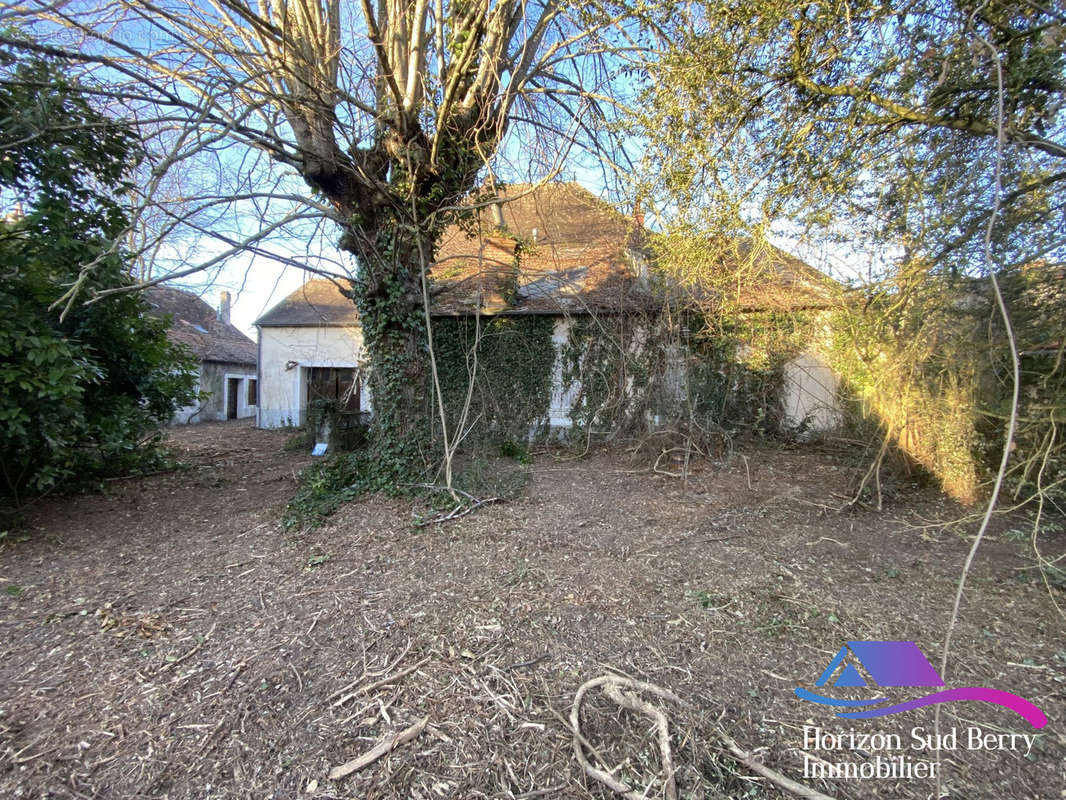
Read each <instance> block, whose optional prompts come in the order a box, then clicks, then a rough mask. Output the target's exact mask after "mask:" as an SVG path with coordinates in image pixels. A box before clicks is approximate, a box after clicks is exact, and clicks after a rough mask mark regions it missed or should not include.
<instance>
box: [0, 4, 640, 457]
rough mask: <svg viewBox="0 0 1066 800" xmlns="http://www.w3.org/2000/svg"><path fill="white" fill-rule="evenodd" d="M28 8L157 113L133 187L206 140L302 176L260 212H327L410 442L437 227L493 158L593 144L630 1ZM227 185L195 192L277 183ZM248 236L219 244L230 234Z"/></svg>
mask: <svg viewBox="0 0 1066 800" xmlns="http://www.w3.org/2000/svg"><path fill="white" fill-rule="evenodd" d="M24 10H25V13H24V14H22V15H21V16H20V15H19V14H15V15H14V16H15V17H16V18H17V21H19V22H21V23H22V24H24V25H25V26H27V28H28V29H29V30H32V32H33V33H34V35H35V37H37V39H38V41H39V42H40V43H39V44H38V45H36V49H37V50H39V51H42V52H47V53H49V54H54V55H57V56H62V57H65V58H68V59H70V60H72V61H74V62H78V63H81V64H83V65H85V67H86V68H87V69H89V70H91V71H92V72H93V73H94V80H95V81H96V82H97V85H98V87H99V91H100V93H101V95H102V96H105V97H107V98H110V99H112V100H113V101H116V102H119V103H122V104H124V105H125V106H126V107H127V108H128V109H130V110H131V112H132V113H133V115H134V116H135V118H136V119H137V121H138V123H139V124H140V125H141V126H142V127H144V128H145V129H146V130H151V131H153V132H154V133H153V142H154V143H155V144H156V145H157V149H158V151H157V152H155V153H154V155H153V170H152V174H151V178H150V180H149V181H147V185H146V187H145V189H144V195H145V199H146V200H149V201H150V200H151V198H152V194H153V186H154V185H155V184H156V183H157V182H158V181H159V180H160V176H162V175H163V174H165V173H167V172H170V171H173V170H174V169H181V168H182V165H184V164H191V163H194V162H196V160H197V159H202V158H203V157H204V156H205V154H209V155H213V156H214V157H215V158H216V159H217V163H218V166H219V168H220V171H222V172H232V173H234V174H241V173H242V171H244V170H246V169H247V168H248V165H249V164H252V163H257V162H255V159H254V157H252V156H250V155H248V154H252V153H266V154H268V155H269V157H270V158H271V159H272V160H273V162H274V164H275V165H281V166H282V167H284V168H288V169H289V170H292V171H295V173H296V174H297V175H299V176H300V178H301V179H302V181H303V182H304V183H305V185H306V187H307V188H308V189H309V190H310V191H309V193H306V194H303V195H301V193H300V192H299V189H298V187H295V186H294V185H293V184H292V183H291V182H289V183H286V184H284V191H285V193H286V194H285V199H286V201H287V202H288V211H287V212H286V213H285V214H284V215H283V218H281V219H279V220H278V221H277V222H276V223H271V222H261V223H260V224H261V226H262V227H261V230H262V231H265V232H269V231H271V230H273V229H274V228H275V227H276V226H280V225H284V224H286V223H287V222H289V221H292V220H295V219H300V218H306V217H307V216H310V215H318V216H325V217H326V218H328V219H330V220H332V221H333V222H334V223H336V225H337V228H338V230H339V243H340V247H341V248H342V249H343V250H345V251H347V252H348V253H350V254H352V255H353V256H354V257H355V261H356V264H357V267H356V269H354V270H351V271H350V273H351V274H350V277H352V278H353V279H354V288H353V290H352V296H353V299H354V301H355V302H356V304H357V305H358V307H359V311H360V315H361V321H362V327H363V330H364V336H365V341H366V344H367V347H368V350H369V355H370V360H371V365H372V370H371V386H372V389H373V392H374V397H375V401H374V406H375V414H374V423H373V424H374V429H375V432H376V434H377V435H378V439H379V444H381V445H384V444H386V443H391V444H389V446H388V447H387V448H386V450H389V451H393V450H395V451H396V452H397V453H399V452H401V451H402V452H404V453H406V454H407V455H408V456H411V457H414V451H415V450H418V449H419V448H420V447H421V444H419V443H418V440H419V439H422V438H424V436H425V432H426V431H427V430H428V425H427V424H426V423H427V421H428V414H429V411H430V406H429V403H428V402H427V400H428V398H430V397H432V393H431V390H430V385H429V379H428V368H427V356H426V353H427V345H428V341H427V337H428V335H429V334H428V332H427V330H426V323H425V320H424V319H423V316H424V315H423V311H424V301H425V281H426V276H425V267H426V265H427V264H429V263H430V262H431V261H432V258H433V254H434V250H435V246H436V242H437V239H438V237H439V235H440V233H441V232H442V231H443V229H444V227H445V226H446V225H447V224H448V223H449V222H450V221H452V220H453V219H454V218H455V216H456V215H457V214H458V213H460V210H461V209H462V208H463V207H464V205H465V204H468V203H469V201H470V195H471V192H472V191H473V190H474V189H475V188H476V187H478V186H479V185H480V184H481V183H482V182H483V179H485V178H489V182H490V183H491V177H492V175H494V174H495V172H497V171H498V168H499V167H500V164H501V163H502V162H503V161H505V160H506V159H507V158H509V157H510V158H513V159H514V161H515V162H520V163H521V167H522V171H523V172H524V173H525V174H526V175H527V176H528V175H529V174H530V173H532V175H533V177H538V178H539V177H546V176H549V175H551V174H552V173H553V171H555V170H557V169H558V168H559V166H560V164H561V163H562V159H563V158H564V157H565V156H566V155H567V154H568V153H572V152H574V151H575V149H578V150H579V149H581V148H582V147H585V148H590V149H598V150H600V151H605V150H606V148H605V147H604V142H605V141H606V137H607V130H608V128H607V126H606V125H605V124H604V121H605V120H606V119H607V117H608V116H610V114H611V113H612V109H613V103H612V98H611V94H610V87H611V77H612V67H611V66H610V65H609V64H608V63H607V54H608V52H617V51H618V49H619V48H624V46H625V37H624V35H622V34H621V33H619V28H620V26H621V23H622V21H623V20H624V19H626V18H627V17H628V15H629V9H627V8H626V7H624V6H622V7H620V8H618V9H614V8H612V7H610V6H607V5H605V4H599V3H596V4H580V5H569V4H566V3H558V2H554V0H546V1H545V2H536V3H527V2H519V1H518V0H478V1H477V2H472V3H471V2H465V0H464V1H463V2H446V1H445V0H437V2H430V1H429V0H414V2H404V3H400V2H395V1H394V0H377V2H376V3H375V2H371V0H363V2H361V3H359V4H355V3H352V4H348V3H342V2H340V0H312V1H311V2H290V1H288V0H259V1H258V2H251V0H209V2H207V3H192V2H174V3H168V4H166V5H159V4H156V3H152V2H147V0H120V1H119V2H118V3H117V4H114V5H109V6H108V7H107V8H100V9H96V8H89V7H86V6H84V5H81V4H71V5H66V4H60V5H55V4H47V5H46V4H40V5H39V6H33V5H30V6H28V7H26V8H25V9H24ZM72 37H73V38H74V40H75V41H76V45H74V46H72V44H71V40H72ZM0 41H3V37H0ZM234 146H236V147H234ZM242 153H243V154H244V155H242ZM227 185H230V186H232V185H238V186H240V187H241V189H240V190H239V191H237V192H229V193H227V192H222V193H221V195H220V196H219V197H217V198H207V197H203V198H200V199H199V201H198V202H199V207H201V208H204V207H210V206H213V205H216V204H218V205H220V204H224V203H226V202H227V200H229V201H233V200H239V199H241V198H242V197H243V198H244V199H246V200H248V201H252V202H263V203H265V202H266V200H265V198H264V195H267V194H270V193H272V192H274V190H272V191H271V192H265V191H263V190H262V189H260V188H259V187H260V186H261V185H262V184H261V183H260V182H258V181H256V180H252V179H241V180H238V179H235V180H233V181H228V182H227ZM275 186H278V184H275ZM227 194H228V197H227ZM278 194H280V193H278ZM276 197H277V194H275V198H276ZM254 238H255V237H252V241H249V240H248V239H244V240H240V241H236V240H230V242H229V243H230V244H231V245H232V247H233V250H234V252H235V251H237V250H240V249H247V248H249V247H254V246H255V241H254ZM161 277H165V276H161ZM405 458H406V456H405ZM401 460H403V459H401Z"/></svg>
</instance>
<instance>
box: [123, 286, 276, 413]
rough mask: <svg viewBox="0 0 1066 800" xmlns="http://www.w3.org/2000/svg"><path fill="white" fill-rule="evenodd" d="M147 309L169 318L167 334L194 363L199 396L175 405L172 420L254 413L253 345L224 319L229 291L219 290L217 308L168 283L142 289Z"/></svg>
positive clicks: (227, 316) (256, 395)
mask: <svg viewBox="0 0 1066 800" xmlns="http://www.w3.org/2000/svg"><path fill="white" fill-rule="evenodd" d="M144 299H145V300H146V301H147V303H148V305H149V306H150V309H151V311H150V313H151V314H153V315H154V316H158V317H163V318H165V319H167V320H168V321H169V323H170V327H169V329H168V330H167V336H168V337H169V338H170V340H171V341H172V342H176V343H178V344H181V345H184V346H185V347H187V348H188V349H189V350H190V351H191V352H192V354H193V355H194V356H195V357H196V359H197V360H198V361H199V362H200V367H199V370H198V375H197V389H198V391H199V392H200V394H201V399H200V400H199V401H198V402H196V403H194V404H193V405H190V406H186V407H185V408H182V409H179V410H178V412H177V413H176V414H175V415H174V420H173V421H174V422H175V423H178V424H185V423H193V422H206V421H209V420H226V419H246V418H248V417H254V416H255V414H256V409H257V408H258V405H259V380H258V376H257V374H256V344H255V342H253V341H252V340H251V339H250V338H248V337H247V336H246V335H245V334H243V333H242V332H241V331H240V329H238V328H237V327H236V326H235V325H233V323H231V322H230V295H229V292H221V294H220V301H219V307H218V308H217V309H214V308H211V306H210V305H208V304H207V303H206V302H204V301H203V300H202V299H201V298H200V297H198V296H197V295H195V294H193V293H191V292H186V291H182V290H181V289H175V288H172V287H170V286H152V287H150V288H148V289H145V290H144Z"/></svg>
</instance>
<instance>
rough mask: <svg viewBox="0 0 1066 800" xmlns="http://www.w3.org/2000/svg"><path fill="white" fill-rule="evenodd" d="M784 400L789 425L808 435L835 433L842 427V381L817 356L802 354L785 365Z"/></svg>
mask: <svg viewBox="0 0 1066 800" xmlns="http://www.w3.org/2000/svg"><path fill="white" fill-rule="evenodd" d="M782 383H783V385H782V387H781V389H782V391H781V400H782V403H783V405H784V410H785V419H786V421H787V422H788V424H789V425H791V426H792V427H794V428H798V427H800V426H801V425H803V426H804V430H805V432H808V433H814V432H822V431H831V430H833V429H835V428H837V427H839V426H840V422H841V413H840V400H839V398H838V394H837V392H838V389H839V388H840V381H839V379H838V378H837V376H836V374H835V373H834V372H833V370H832V369H830V367H829V365H828V364H827V363H826V362H825V361H823V360H822V359H820V358H819V357H818V356H817V355H815V354H814V353H810V352H807V353H800V354H799V355H798V356H796V357H795V358H794V359H792V360H791V361H789V362H788V363H787V364H785V368H784V380H783V381H782Z"/></svg>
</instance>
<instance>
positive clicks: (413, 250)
mask: <svg viewBox="0 0 1066 800" xmlns="http://www.w3.org/2000/svg"><path fill="white" fill-rule="evenodd" d="M352 233H353V235H350V236H347V237H345V239H344V241H343V242H342V244H343V245H344V246H345V247H346V249H348V250H350V251H351V252H352V253H354V254H355V255H356V257H357V259H358V262H359V273H358V276H357V279H356V281H355V285H354V289H353V292H352V295H353V298H352V299H353V300H354V301H355V304H356V306H357V308H358V309H359V318H360V325H361V327H362V330H363V342H364V346H365V347H366V350H367V354H368V356H369V359H370V376H369V385H370V391H371V395H372V402H373V417H372V421H371V438H372V441H373V443H374V447H375V449H376V453H377V454H379V455H380V457H381V459H382V466H383V467H385V468H387V469H395V470H396V472H397V475H400V474H407V475H410V472H411V469H412V468H415V469H421V468H422V467H424V466H425V465H426V463H427V462H428V460H429V458H430V457H431V451H430V448H429V444H430V431H431V426H430V418H431V413H432V399H433V393H432V384H431V376H430V369H429V356H428V344H427V337H426V321H425V307H424V304H423V293H422V268H423V259H425V260H426V261H427V262H428V260H429V259H430V258H431V257H432V254H433V251H434V249H435V242H436V239H437V237H438V235H439V230H436V229H431V228H429V227H427V226H422V227H416V226H414V225H412V224H410V223H407V222H403V221H397V220H389V221H384V222H380V223H379V224H377V225H375V231H374V236H373V239H372V240H371V239H369V238H368V237H367V236H366V232H365V231H360V232H355V231H353V232H352ZM360 234H362V235H360Z"/></svg>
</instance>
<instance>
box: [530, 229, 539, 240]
mask: <svg viewBox="0 0 1066 800" xmlns="http://www.w3.org/2000/svg"><path fill="white" fill-rule="evenodd" d="M531 233H532V234H533V244H536V243H537V238H538V234H539V233H540V231H538V230H537V229H536V228H534V229H533V230H532V231H531Z"/></svg>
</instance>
